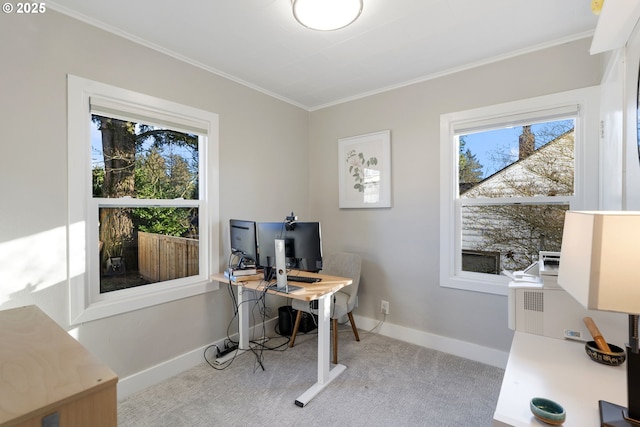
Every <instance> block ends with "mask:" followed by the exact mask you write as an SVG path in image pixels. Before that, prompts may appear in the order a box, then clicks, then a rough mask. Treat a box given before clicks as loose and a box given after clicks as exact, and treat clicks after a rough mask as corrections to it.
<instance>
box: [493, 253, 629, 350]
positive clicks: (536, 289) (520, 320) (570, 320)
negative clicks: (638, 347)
mask: <svg viewBox="0 0 640 427" xmlns="http://www.w3.org/2000/svg"><path fill="white" fill-rule="evenodd" d="M560 262H561V260H560V252H547V251H541V252H540V254H539V257H538V261H536V262H534V263H533V264H531V265H530V266H529V267H527V268H526V269H525V270H523V271H515V272H503V274H505V275H506V276H508V277H510V278H511V281H510V282H509V295H508V304H509V329H513V330H516V331H522V332H528V333H531V334H536V335H543V336H546V337H552V338H568V339H576V340H580V341H591V340H592V337H591V335H590V334H589V330H588V329H587V328H586V326H585V325H584V323H583V321H582V319H583V318H584V317H587V316H589V317H591V318H593V320H594V321H595V322H596V324H597V325H598V327H599V329H600V331H601V332H602V334H603V336H604V337H605V339H606V340H607V341H608V342H610V343H612V344H615V345H617V346H619V347H623V346H624V343H625V340H626V339H627V322H628V316H626V315H624V314H620V313H607V312H602V311H594V310H587V309H585V308H584V307H583V306H582V305H581V304H580V303H578V302H577V301H576V300H575V299H574V298H573V297H572V296H571V295H569V294H568V293H567V292H565V291H564V289H562V287H560V286H559V285H558V268H559V267H560Z"/></svg>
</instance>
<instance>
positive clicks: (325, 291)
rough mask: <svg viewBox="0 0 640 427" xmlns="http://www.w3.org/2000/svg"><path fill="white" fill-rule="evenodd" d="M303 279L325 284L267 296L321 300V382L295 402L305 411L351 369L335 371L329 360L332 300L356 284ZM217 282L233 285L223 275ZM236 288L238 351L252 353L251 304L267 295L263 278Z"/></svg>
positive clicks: (331, 279) (336, 367)
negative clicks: (250, 338) (344, 289)
mask: <svg viewBox="0 0 640 427" xmlns="http://www.w3.org/2000/svg"><path fill="white" fill-rule="evenodd" d="M289 274H293V275H295V274H297V273H296V272H295V271H292V272H290V273H289ZM300 275H302V276H316V277H320V278H321V279H322V281H321V282H317V283H299V282H296V283H293V284H294V285H295V286H301V287H303V288H304V289H302V290H299V291H296V292H293V293H289V294H285V293H281V292H278V291H276V290H273V289H269V290H267V293H270V294H274V295H280V296H285V297H287V298H295V299H300V300H303V301H312V300H318V381H317V382H316V383H315V384H314V385H312V386H311V387H310V388H309V389H308V390H307V391H305V392H304V393H303V394H302V395H300V397H298V398H297V399H296V400H295V404H296V405H298V406H300V407H303V406H305V405H306V404H307V403H309V401H310V400H311V399H313V398H314V397H315V396H316V395H317V394H318V393H320V391H322V390H323V389H324V388H325V387H326V386H327V385H328V384H329V383H330V382H331V381H333V380H334V379H335V378H337V377H338V375H340V374H341V373H342V372H344V370H345V369H347V367H346V366H344V365H341V364H337V365H334V366H333V368H332V367H331V362H330V358H329V356H330V352H331V342H330V335H331V326H330V319H331V296H332V295H333V294H334V293H336V292H337V291H338V290H340V289H342V288H343V287H345V286H347V285H350V284H351V283H352V280H351V279H349V278H346V277H337V276H329V275H327V274H315V273H308V272H303V273H301V274H300ZM214 279H215V280H217V281H219V282H224V283H228V282H229V279H227V278H226V277H225V276H224V275H223V274H216V275H214ZM232 284H233V285H235V286H238V334H239V339H238V341H239V345H238V347H239V349H240V350H248V349H249V310H248V304H247V301H249V300H251V299H252V298H253V297H254V296H253V295H252V294H253V292H255V291H258V292H264V285H265V282H264V281H263V280H261V277H260V276H259V275H258V276H248V277H246V278H242V279H238V281H236V282H232Z"/></svg>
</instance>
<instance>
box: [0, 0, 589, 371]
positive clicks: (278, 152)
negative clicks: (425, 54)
mask: <svg viewBox="0 0 640 427" xmlns="http://www.w3.org/2000/svg"><path fill="white" fill-rule="evenodd" d="M0 36H1V39H2V40H3V41H4V42H3V43H2V44H1V45H0V58H2V63H3V64H2V67H0V93H1V94H2V96H1V97H0V120H1V122H0V124H1V125H2V126H0V153H2V154H1V157H0V159H1V160H0V166H1V167H0V198H1V200H2V203H1V204H0V309H7V308H12V307H17V306H21V305H26V304H37V305H38V306H40V307H41V308H42V309H43V310H44V311H45V312H46V313H47V314H49V315H50V316H51V317H53V318H54V319H55V320H56V321H57V322H58V323H59V324H60V325H61V326H63V327H65V328H67V329H68V328H69V325H68V300H67V299H68V285H67V280H68V277H67V272H66V268H65V264H66V250H67V245H66V241H65V225H66V222H67V201H68V195H67V190H66V188H67V182H66V180H67V168H68V166H69V165H67V163H66V162H67V160H66V159H67V154H66V149H67V141H66V126H67V122H66V121H67V117H66V111H67V108H66V75H67V74H68V73H70V74H74V75H77V76H80V77H84V78H88V79H93V80H97V81H101V82H104V83H107V84H111V85H116V86H120V87H123V88H126V89H130V90H135V91H138V92H142V93H147V94H150V95H153V96H156V97H160V98H165V99H168V100H171V101H175V102H179V103H183V104H187V105H192V106H194V107H197V108H201V109H205V110H209V111H212V112H214V113H217V114H219V116H220V177H221V182H220V183H219V185H220V194H221V200H220V212H221V230H220V231H221V233H220V235H221V236H223V239H224V240H223V241H221V242H220V245H221V248H222V249H223V253H224V254H225V256H226V255H227V254H228V243H227V241H226V239H227V236H228V225H227V224H228V220H229V218H231V217H234V218H247V219H256V220H280V219H282V218H283V215H285V214H286V213H288V212H289V211H292V210H293V211H295V212H296V213H297V214H298V215H299V216H300V217H301V218H305V219H307V218H308V219H309V220H311V219H317V220H320V221H322V224H323V239H324V245H325V248H324V249H325V252H331V251H334V250H350V251H355V252H358V253H360V254H362V255H363V257H364V265H363V277H362V286H361V288H360V289H361V292H360V298H359V307H358V309H357V314H358V315H360V316H365V317H368V318H377V317H378V316H379V315H378V311H379V306H380V299H385V300H388V301H390V303H391V307H390V308H391V314H390V315H389V316H388V319H387V321H388V322H390V323H394V324H396V325H399V326H400V327H403V328H408V329H411V330H415V331H419V332H424V333H429V334H435V335H438V336H442V337H449V338H451V339H452V340H461V341H465V342H470V343H475V344H480V345H482V346H486V347H490V348H495V349H498V350H501V351H508V349H509V345H510V339H511V331H509V330H508V329H507V307H506V304H507V302H506V298H505V297H498V296H492V295H487V294H481V293H474V292H464V291H456V290H452V289H444V288H440V287H439V286H438V265H439V259H438V247H439V246H438V238H439V232H438V227H439V218H438V214H439V207H438V200H439V165H438V159H439V154H438V141H439V135H438V131H439V117H440V114H441V113H447V112H451V111H457V110H463V109H469V108H474V107H479V106H484V105H489V104H494V103H500V102H506V101H511V100H516V99H521V98H526V97H531V96H537V95H542V94H548V93H553V92H559V91H564V90H569V89H574V88H579V87H585V86H592V85H596V84H598V83H599V82H600V76H601V69H600V68H601V67H600V60H599V58H598V57H590V56H589V54H588V47H589V41H586V40H585V41H579V42H574V43H570V44H566V45H562V46H559V47H556V48H553V49H548V50H545V51H540V52H536V53H532V54H528V55H524V56H522V57H518V58H514V59H510V60H505V61H502V62H499V63H495V64H491V65H485V66H483V67H480V68H477V69H474V70H469V71H464V72H460V73H457V74H455V75H451V76H446V77H442V78H439V79H436V80H431V81H426V82H423V83H420V84H415V85H412V86H408V87H405V88H400V89H396V90H393V91H389V92H386V93H382V94H379V95H375V96H371V97H368V98H365V99H361V100H356V101H352V102H349V103H346V104H342V105H337V106H334V107H329V108H325V109H322V110H318V111H314V112H312V113H308V112H306V111H304V110H301V109H299V108H297V107H294V106H291V105H288V104H286V103H284V102H281V101H278V100H276V99H273V98H270V97H269V96H266V95H264V94H261V93H259V92H256V91H254V90H252V89H249V88H246V87H243V86H241V85H238V84H236V83H233V82H230V81H228V80H225V79H223V78H221V77H218V76H215V75H212V74H211V73H208V72H206V71H204V70H201V69H198V68H196V67H193V66H190V65H187V64H184V63H181V62H179V61H177V60H174V59H172V58H169V57H167V56H165V55H163V54H160V53H158V52H155V51H152V50H150V49H147V48H144V47H141V46H138V45H135V44H134V43H132V42H129V41H127V40H124V39H121V38H119V37H117V36H115V35H112V34H109V33H106V32H104V31H101V30H98V29H95V28H92V27H90V26H87V25H85V24H83V23H80V22H78V21H75V20H73V19H70V18H68V17H65V16H63V15H61V14H58V13H56V12H54V11H50V10H48V11H47V13H46V14H44V15H38V16H36V15H34V16H21V17H17V16H15V15H2V16H0ZM382 129H390V130H391V132H392V165H393V170H392V180H393V182H392V184H393V196H392V197H393V207H392V208H390V209H374V210H340V209H338V205H337V200H338V195H337V189H338V188H337V176H338V173H337V140H338V138H341V137H345V136H352V135H359V134H364V133H369V132H372V131H377V130H382ZM280 162H283V163H286V164H287V167H285V168H283V167H281V166H280ZM307 168H309V171H307ZM225 256H223V257H222V259H221V260H220V264H221V265H224V263H225V262H226V258H225ZM281 302H282V301H274V302H273V303H272V305H273V307H277V306H279V305H282V304H281ZM274 315H275V313H274ZM230 318H231V308H230V301H229V298H228V296H227V292H226V290H225V289H224V288H222V289H221V290H220V291H216V292H212V293H209V294H206V295H201V296H197V297H193V298H188V299H184V300H181V301H177V302H173V303H169V304H164V305H160V306H155V307H152V308H149V309H145V310H140V311H137V312H133V313H128V314H124V315H120V316H114V317H111V318H107V319H103V320H98V321H94V322H89V323H86V324H83V325H81V326H79V328H78V331H77V334H78V338H79V340H80V342H81V343H82V344H84V345H85V346H87V347H88V348H89V350H91V351H92V352H93V353H94V354H96V355H97V356H98V357H100V358H101V359H102V360H103V361H104V362H105V363H107V364H108V365H109V366H111V368H112V369H114V371H115V372H116V373H117V374H118V375H119V376H120V377H121V378H124V377H127V376H131V375H134V374H136V373H139V372H141V371H144V370H145V369H148V368H151V367H153V366H155V365H157V364H161V363H163V362H166V361H168V360H170V359H172V358H175V357H179V356H180V355H182V354H185V353H189V352H193V351H195V350H196V349H198V348H200V347H202V346H204V345H207V344H208V343H211V342H213V341H216V340H219V339H222V338H223V337H224V336H225V335H226V329H227V324H228V322H229V319H230Z"/></svg>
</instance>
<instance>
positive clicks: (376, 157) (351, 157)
mask: <svg viewBox="0 0 640 427" xmlns="http://www.w3.org/2000/svg"><path fill="white" fill-rule="evenodd" d="M338 162H339V163H338V173H339V179H338V183H339V190H338V193H339V207H340V208H389V207H391V131H389V130H384V131H380V132H374V133H368V134H366V135H359V136H352V137H349V138H341V139H339V140H338Z"/></svg>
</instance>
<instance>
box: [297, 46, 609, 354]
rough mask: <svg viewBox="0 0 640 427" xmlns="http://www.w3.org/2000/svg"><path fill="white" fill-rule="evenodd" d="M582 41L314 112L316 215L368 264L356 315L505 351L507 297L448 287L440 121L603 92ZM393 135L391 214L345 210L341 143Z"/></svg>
mask: <svg viewBox="0 0 640 427" xmlns="http://www.w3.org/2000/svg"><path fill="white" fill-rule="evenodd" d="M589 45H590V40H581V41H577V42H573V43H568V44H564V45H561V46H558V47H555V48H551V49H547V50H544V51H539V52H535V53H530V54H527V55H523V56H520V57H517V58H512V59H509V60H505V61H501V62H498V63H493V64H490V65H486V66H482V67H479V68H475V69H471V70H468V71H463V72H460V73H456V74H453V75H449V76H446V77H442V78H438V79H434V80H430V81H425V82H423V83H419V84H414V85H411V86H408V87H404V88H401V89H396V90H393V91H389V92H385V93H382V94H379V95H375V96H370V97H367V98H364V99H360V100H356V101H352V102H349V103H345V104H341V105H336V106H333V107H329V108H325V109H322V110H318V111H314V112H312V113H311V121H310V132H309V135H310V141H311V145H310V156H311V159H312V161H311V164H312V166H311V177H310V184H311V193H312V195H313V196H314V197H313V198H312V199H311V211H312V212H320V213H321V214H320V218H321V220H322V222H323V223H322V224H323V239H324V242H325V251H331V250H351V251H355V252H358V253H360V254H361V255H362V256H363V258H364V265H363V272H362V281H361V286H360V290H359V307H358V314H359V315H360V316H365V317H369V318H380V315H379V314H378V313H379V311H380V300H382V299H384V300H388V301H389V302H390V314H389V315H388V316H387V322H389V323H392V324H394V325H399V326H403V327H406V328H409V329H413V330H417V331H421V332H424V333H429V334H435V335H437V336H444V337H448V338H451V339H457V340H462V341H465V342H470V343H476V344H479V345H482V346H486V347H489V348H494V349H498V350H501V351H508V350H509V347H510V344H511V337H512V332H511V331H510V330H509V329H508V328H507V298H506V297H503V296H494V295H488V294H482V293H476V292H468V291H459V290H454V289H447V288H441V287H440V286H439V284H438V265H439V264H438V263H439V254H438V250H439V242H438V239H439V224H440V222H439V211H440V208H439V205H438V201H439V200H440V198H439V189H440V183H439V174H440V172H439V170H440V169H439V167H440V166H439V164H438V161H439V140H440V139H439V138H440V135H439V129H440V128H439V119H440V114H443V113H450V112H454V111H460V110H466V109H471V108H476V107H481V106H486V105H492V104H497V103H503V102H508V101H514V100H518V99H524V98H529V97H534V96H539V95H545V94H551V93H554V92H561V91H566V90H571V89H576V88H581V87H587V86H593V85H598V84H599V83H600V78H601V68H602V67H601V59H600V57H599V56H590V55H589V52H588V50H589ZM383 129H390V130H391V157H392V172H391V174H392V199H393V207H392V208H391V209H361V210H355V209H343V210H340V209H338V170H337V144H338V143H337V141H338V139H339V138H343V137H346V136H353V135H360V134H365V133H369V132H374V131H378V130H383Z"/></svg>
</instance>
